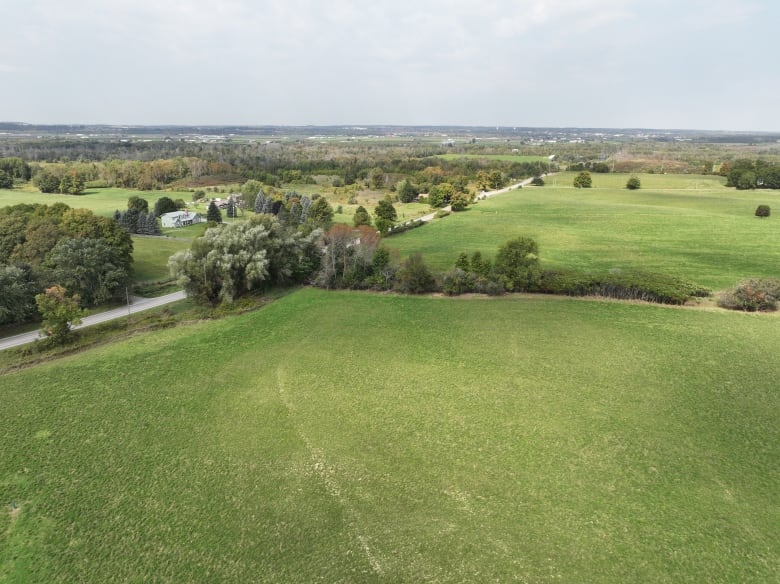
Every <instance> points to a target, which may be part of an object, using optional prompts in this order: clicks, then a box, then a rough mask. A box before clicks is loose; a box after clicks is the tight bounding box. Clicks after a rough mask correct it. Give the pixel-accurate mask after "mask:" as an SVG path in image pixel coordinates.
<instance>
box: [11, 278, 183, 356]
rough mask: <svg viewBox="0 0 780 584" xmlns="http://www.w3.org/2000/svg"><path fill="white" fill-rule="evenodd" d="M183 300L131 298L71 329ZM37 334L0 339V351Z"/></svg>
mask: <svg viewBox="0 0 780 584" xmlns="http://www.w3.org/2000/svg"><path fill="white" fill-rule="evenodd" d="M184 298H185V296H184V292H183V291H179V292H174V293H173V294H166V295H165V296H158V297H157V298H138V297H133V303H132V304H131V305H130V306H129V307H128V306H123V307H122V308H114V309H113V310H107V311H106V312H99V313H97V314H92V315H90V316H85V317H84V318H82V319H81V324H80V325H78V326H74V327H73V328H74V329H77V328H84V327H85V326H91V325H93V324H98V323H101V322H106V321H108V320H114V319H115V318H122V317H123V316H127V315H128V314H134V313H136V312H141V311H142V310H149V309H150V308H155V307H157V306H163V305H165V304H170V303H171V302H176V301H177V300H183V299H184ZM38 334H39V333H38V331H33V332H31V333H23V334H21V335H14V336H13V337H6V338H4V339H0V351H2V350H3V349H10V348H11V347H18V346H19V345H25V344H27V343H32V342H33V341H34V340H36V339H38V338H39V336H38Z"/></svg>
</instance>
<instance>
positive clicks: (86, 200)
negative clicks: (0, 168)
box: [0, 188, 192, 217]
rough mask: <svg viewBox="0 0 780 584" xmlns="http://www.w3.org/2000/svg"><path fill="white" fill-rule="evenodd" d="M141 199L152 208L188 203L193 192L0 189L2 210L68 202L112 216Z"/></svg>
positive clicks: (71, 205)
mask: <svg viewBox="0 0 780 584" xmlns="http://www.w3.org/2000/svg"><path fill="white" fill-rule="evenodd" d="M134 195H135V196H138V197H141V198H142V199H146V200H147V201H149V208H150V209H151V208H152V207H153V206H154V203H155V201H156V200H157V199H159V198H160V197H170V198H171V199H174V200H175V199H184V200H185V201H189V200H190V199H191V198H192V193H188V192H172V191H135V190H130V189H115V188H110V189H87V190H86V191H84V194H83V195H58V194H51V193H49V194H47V193H40V192H38V191H32V190H23V189H14V190H0V207H6V206H9V205H17V204H19V203H40V204H43V205H51V204H53V203H65V204H66V205H68V207H71V208H73V209H89V210H91V211H92V212H93V213H95V215H103V216H105V217H110V216H112V215H113V214H114V211H115V210H116V209H119V210H120V211H121V210H123V209H127V199H129V198H130V197H132V196H134Z"/></svg>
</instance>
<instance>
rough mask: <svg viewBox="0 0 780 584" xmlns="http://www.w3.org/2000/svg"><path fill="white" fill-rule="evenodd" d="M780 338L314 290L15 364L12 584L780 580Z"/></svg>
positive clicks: (691, 325) (599, 311)
mask: <svg viewBox="0 0 780 584" xmlns="http://www.w3.org/2000/svg"><path fill="white" fill-rule="evenodd" d="M421 231H422V230H421ZM777 325H778V320H777V317H776V316H773V315H745V314H737V313H726V312H720V311H692V310H683V309H674V308H666V307H657V306H648V305H634V304H618V303H608V302H595V301H584V300H573V299H565V298H499V299H489V300H486V299H437V298H411V297H396V296H377V295H367V294H353V293H326V292H323V291H317V290H303V291H300V292H298V293H295V294H293V295H291V296H288V297H286V298H284V299H282V300H280V301H277V302H276V303H274V304H272V305H270V306H268V307H267V308H265V309H263V310H261V311H258V312H256V313H252V314H249V315H244V316H241V317H233V318H229V319H226V320H224V321H220V322H213V323H201V324H197V325H192V326H190V327H185V328H179V329H172V330H166V331H163V332H159V333H156V334H155V335H154V336H145V337H139V338H136V339H133V340H130V341H127V342H123V343H119V344H116V345H112V346H106V347H103V348H101V349H97V350H94V351H91V352H88V353H85V354H81V355H78V356H77V357H73V358H65V359H62V360H60V361H57V362H54V363H50V364H46V365H41V366H38V367H35V368H32V369H28V370H25V371H22V372H18V373H13V374H9V375H4V376H3V377H2V378H1V380H2V381H1V382H0V398H1V399H2V403H3V407H2V408H0V428H3V430H2V432H0V449H1V450H2V452H3V456H2V457H0V502H2V505H3V507H4V509H5V510H6V512H5V513H2V514H0V581H7V582H47V583H49V582H74V581H80V582H108V581H149V580H157V581H179V582H181V581H230V582H248V581H251V582H259V581H264V582H280V581H286V582H308V581H315V580H321V581H327V582H337V581H350V582H363V581H366V582H371V581H378V582H420V581H438V582H462V581H500V582H507V581H529V582H552V581H564V582H575V581H580V582H627V581H644V582H680V581H700V582H751V581H752V582H769V581H777V580H778V579H780V543H778V542H779V541H780V540H778V538H777V526H778V525H779V524H780V500H779V499H778V495H777V484H778V482H779V481H780V423H778V422H779V420H778V412H780V399H779V398H778V393H777V379H778V378H780V363H779V362H778V360H777V359H776V355H775V352H774V351H772V350H771V349H769V348H771V347H775V346H777V344H778V341H780V328H778V326H777ZM14 502H15V504H16V508H15V509H14V508H13V503H14Z"/></svg>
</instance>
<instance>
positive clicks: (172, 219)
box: [160, 211, 203, 228]
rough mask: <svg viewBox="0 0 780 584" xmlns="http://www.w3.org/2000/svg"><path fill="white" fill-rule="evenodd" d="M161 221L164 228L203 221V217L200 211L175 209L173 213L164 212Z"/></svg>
mask: <svg viewBox="0 0 780 584" xmlns="http://www.w3.org/2000/svg"><path fill="white" fill-rule="evenodd" d="M160 221H161V223H162V226H163V228H165V227H184V226H185V225H196V224H197V223H203V217H202V216H201V214H200V213H193V212H192V211H173V212H171V213H163V214H162V215H161V216H160Z"/></svg>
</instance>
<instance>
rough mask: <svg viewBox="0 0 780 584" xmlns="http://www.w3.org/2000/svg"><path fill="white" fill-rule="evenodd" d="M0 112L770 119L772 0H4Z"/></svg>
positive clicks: (161, 120)
mask: <svg viewBox="0 0 780 584" xmlns="http://www.w3.org/2000/svg"><path fill="white" fill-rule="evenodd" d="M0 15H1V18H0V22H2V33H0V121H16V122H28V123H39V124H44V123H47V124H48V123H53V124H55V123H64V124H81V123H94V124H138V125H147V124H148V125H159V124H176V125H228V124H241V125H267V124H268V125H343V124H355V125H375V124H392V125H478V126H531V127H543V126H552V127H607V128H625V127H630V128H680V129H701V130H746V131H762V130H765V131H780V108H779V107H778V106H780V67H778V63H777V59H778V55H780V33H778V30H777V27H778V24H780V2H777V0H733V1H726V0H364V1H356V0H205V1H204V0H186V1H185V0H0Z"/></svg>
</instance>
